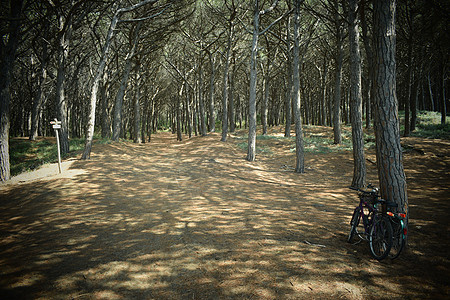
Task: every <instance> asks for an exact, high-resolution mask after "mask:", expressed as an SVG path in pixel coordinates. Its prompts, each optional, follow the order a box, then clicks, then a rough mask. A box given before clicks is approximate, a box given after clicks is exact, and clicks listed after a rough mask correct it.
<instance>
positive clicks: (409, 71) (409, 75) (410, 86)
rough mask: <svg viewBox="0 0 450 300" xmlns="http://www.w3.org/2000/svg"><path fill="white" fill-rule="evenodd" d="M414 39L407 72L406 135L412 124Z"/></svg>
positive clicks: (410, 41)
mask: <svg viewBox="0 0 450 300" xmlns="http://www.w3.org/2000/svg"><path fill="white" fill-rule="evenodd" d="M412 43H413V41H412V39H411V38H410V39H409V41H408V72H407V75H406V77H407V80H408V82H407V89H408V93H407V98H406V99H405V131H404V132H403V135H404V136H409V134H410V130H411V125H410V107H411V106H410V103H411V101H412V69H413V67H412V62H413V60H412V47H413V45H412Z"/></svg>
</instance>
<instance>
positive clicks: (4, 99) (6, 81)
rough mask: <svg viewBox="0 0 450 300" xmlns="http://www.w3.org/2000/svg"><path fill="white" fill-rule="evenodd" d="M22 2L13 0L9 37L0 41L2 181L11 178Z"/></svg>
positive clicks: (0, 162)
mask: <svg viewBox="0 0 450 300" xmlns="http://www.w3.org/2000/svg"><path fill="white" fill-rule="evenodd" d="M22 3H23V1H22V0H11V2H10V5H11V10H10V12H9V17H10V22H9V28H8V32H9V34H8V39H7V41H6V39H4V38H2V40H1V41H0V54H1V56H2V59H1V60H0V181H2V182H3V181H7V180H9V179H10V178H11V168H10V163H9V126H10V119H9V118H10V116H9V105H10V100H11V94H10V84H11V73H12V70H13V68H14V62H15V56H16V50H17V47H18V43H19V32H20V26H21V18H20V15H21V14H22ZM5 42H6V44H5Z"/></svg>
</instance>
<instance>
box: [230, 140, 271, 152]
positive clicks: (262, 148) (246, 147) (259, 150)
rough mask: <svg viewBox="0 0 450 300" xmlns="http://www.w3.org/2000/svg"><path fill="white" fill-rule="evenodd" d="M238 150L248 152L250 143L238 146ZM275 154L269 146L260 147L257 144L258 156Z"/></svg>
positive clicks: (242, 143)
mask: <svg viewBox="0 0 450 300" xmlns="http://www.w3.org/2000/svg"><path fill="white" fill-rule="evenodd" d="M237 146H238V148H239V149H241V150H242V151H245V152H247V150H248V142H241V143H238V144H237ZM262 153H264V154H273V152H272V150H270V148H269V147H267V146H260V145H258V144H256V154H262Z"/></svg>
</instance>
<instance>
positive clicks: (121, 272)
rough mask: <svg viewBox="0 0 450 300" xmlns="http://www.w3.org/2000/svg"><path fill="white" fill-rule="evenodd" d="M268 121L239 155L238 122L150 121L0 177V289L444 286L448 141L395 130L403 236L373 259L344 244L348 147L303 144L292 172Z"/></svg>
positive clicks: (58, 295) (416, 294)
mask: <svg viewBox="0 0 450 300" xmlns="http://www.w3.org/2000/svg"><path fill="white" fill-rule="evenodd" d="M281 130H282V129H281V128H275V129H272V131H271V132H270V133H269V134H272V135H273V137H274V138H264V139H261V140H258V145H259V146H262V147H264V149H267V150H268V151H266V152H262V153H260V154H259V155H258V156H257V160H256V161H255V162H252V163H250V162H247V161H246V160H245V155H246V153H245V151H243V150H242V149H241V148H240V147H239V146H237V144H238V143H240V142H242V140H241V139H240V138H239V136H242V134H245V133H242V134H241V133H238V134H236V135H233V136H234V137H233V136H230V137H229V139H228V142H225V143H223V142H220V141H219V140H220V136H219V135H218V134H210V135H208V136H207V137H195V138H192V139H190V140H184V141H182V142H177V141H176V138H175V136H173V135H171V134H168V133H163V134H157V135H155V136H153V138H152V143H148V144H144V145H136V144H131V143H126V142H122V143H115V144H110V145H96V146H94V149H93V153H92V155H91V157H92V159H91V160H89V161H78V160H75V161H70V162H64V163H63V173H62V174H60V175H58V173H57V166H56V165H51V166H46V167H45V168H47V171H44V170H46V169H45V168H43V169H41V170H40V172H41V173H38V172H39V171H38V172H36V173H29V174H27V175H28V177H27V178H24V177H22V179H16V181H13V182H11V183H9V184H7V185H3V186H1V189H0V201H1V203H2V210H1V211H0V234H1V239H0V288H1V291H2V293H3V295H5V296H4V297H2V296H3V295H1V296H0V298H5V299H8V298H11V299H20V298H32V299H319V298H320V299H337V298H342V299H373V298H384V299H390V298H417V299H420V298H430V297H431V298H442V299H445V298H447V297H448V296H449V288H448V287H449V278H448V276H442V275H443V274H449V260H448V250H447V249H448V248H449V224H448V211H449V205H450V204H449V203H448V199H449V198H448V193H449V182H450V180H449V179H450V174H449V154H450V153H449V152H450V147H449V146H450V145H449V144H448V142H445V141H428V140H424V139H419V138H408V139H405V140H404V141H403V143H408V145H411V146H412V147H413V148H416V149H420V150H422V151H410V152H406V153H405V168H406V173H407V176H408V189H409V201H410V209H411V211H410V237H409V243H410V245H409V248H408V250H407V251H406V252H405V253H402V254H401V256H400V257H399V258H398V259H397V260H395V261H390V260H385V261H383V262H378V261H376V260H373V259H371V258H370V254H369V251H368V246H367V244H366V242H361V243H359V244H355V245H353V244H348V243H346V235H347V233H348V230H349V225H348V224H349V221H350V217H351V212H352V210H353V207H354V206H355V205H356V203H357V197H356V195H355V194H354V193H353V192H352V191H350V190H349V189H348V188H347V187H348V185H349V183H350V182H351V177H352V170H353V164H352V161H351V157H352V154H351V153H350V152H349V151H339V152H330V153H314V152H309V153H307V156H306V164H307V168H306V173H305V174H296V173H294V172H293V167H294V166H295V157H294V154H293V153H292V151H291V149H290V148H291V147H292V145H290V143H291V141H290V140H289V139H285V138H282V137H281V136H277V135H276V134H278V135H280V132H281ZM308 130H309V131H308ZM305 132H306V134H307V135H321V138H331V137H332V132H331V130H330V129H328V128H325V127H324V128H321V127H317V128H316V127H311V128H306V129H305ZM368 158H369V159H370V160H374V159H375V158H374V153H373V152H370V151H369V152H368ZM33 174H34V177H33ZM368 177H369V181H371V182H373V183H375V184H376V168H375V166H374V165H373V164H372V163H370V162H368Z"/></svg>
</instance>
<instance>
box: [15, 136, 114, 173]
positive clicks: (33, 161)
mask: <svg viewBox="0 0 450 300" xmlns="http://www.w3.org/2000/svg"><path fill="white" fill-rule="evenodd" d="M84 142H85V139H81V138H78V139H70V141H69V144H70V146H69V148H70V152H69V153H68V154H67V155H66V156H65V157H62V158H63V159H64V158H67V157H71V156H76V155H78V154H79V153H80V152H81V151H82V150H83V149H84ZM94 143H95V144H106V143H110V140H108V139H102V138H100V137H96V138H95V141H94ZM57 151H58V150H57V145H56V139H54V138H44V139H39V140H37V141H30V140H28V139H24V138H13V139H11V140H10V142H9V154H10V165H11V176H16V175H18V174H20V173H23V172H28V171H32V170H34V169H37V168H39V167H40V166H41V165H43V164H46V163H55V162H57V161H58V152H57Z"/></svg>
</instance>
